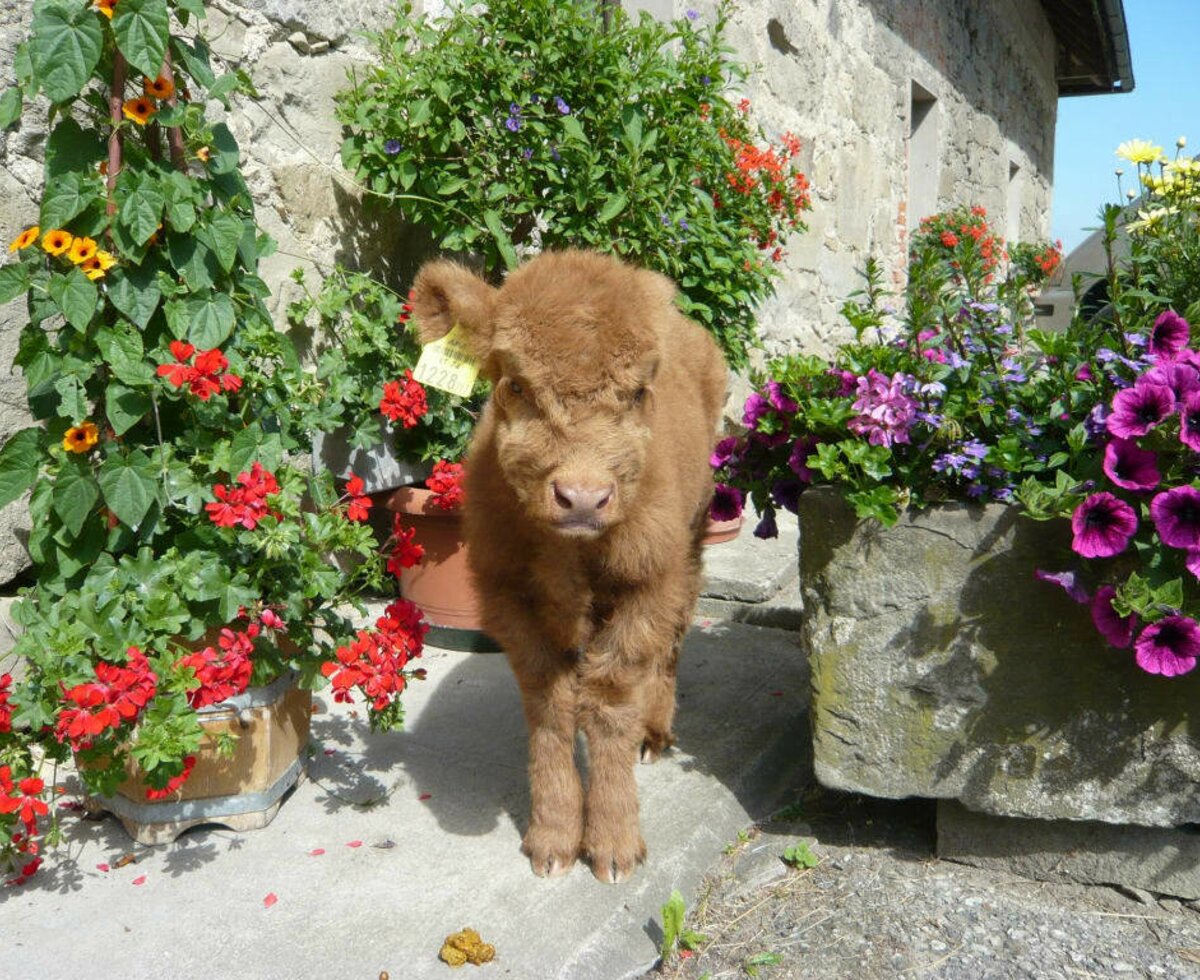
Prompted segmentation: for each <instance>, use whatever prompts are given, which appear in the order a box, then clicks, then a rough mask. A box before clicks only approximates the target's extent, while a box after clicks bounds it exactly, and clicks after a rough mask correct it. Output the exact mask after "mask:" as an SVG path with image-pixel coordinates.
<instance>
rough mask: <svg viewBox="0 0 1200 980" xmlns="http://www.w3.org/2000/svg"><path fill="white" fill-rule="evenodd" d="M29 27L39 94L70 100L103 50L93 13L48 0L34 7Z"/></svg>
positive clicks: (98, 23)
mask: <svg viewBox="0 0 1200 980" xmlns="http://www.w3.org/2000/svg"><path fill="white" fill-rule="evenodd" d="M134 2H135V3H136V2H137V0H134ZM159 2H160V3H162V2H164V0H159ZM32 26H33V33H32V36H31V38H30V48H29V54H30V56H31V58H32V59H33V69H34V73H35V75H36V76H37V78H38V80H39V81H40V82H41V85H42V91H43V92H45V93H46V98H48V99H49V100H50V101H51V102H66V101H67V100H68V99H73V98H74V97H75V96H77V95H78V94H79V93H80V91H81V90H82V89H83V86H84V85H85V84H87V81H88V79H89V78H91V77H92V71H93V69H95V67H96V65H97V64H98V63H99V61H100V52H101V51H102V50H103V48H104V31H103V29H102V28H101V26H100V21H99V20H98V18H97V17H96V14H95V11H94V10H92V8H91V6H85V5H82V4H77V3H75V4H72V3H66V2H65V0H51V2H50V3H44V4H41V5H40V6H35V7H34V10H33V25H32ZM154 74H155V75H157V74H158V71H157V70H155V72H154Z"/></svg>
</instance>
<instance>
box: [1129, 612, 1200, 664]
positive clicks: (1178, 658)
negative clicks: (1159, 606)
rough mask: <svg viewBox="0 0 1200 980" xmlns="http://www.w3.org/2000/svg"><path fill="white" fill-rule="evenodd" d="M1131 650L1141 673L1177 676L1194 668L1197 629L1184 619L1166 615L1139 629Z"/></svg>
mask: <svg viewBox="0 0 1200 980" xmlns="http://www.w3.org/2000/svg"><path fill="white" fill-rule="evenodd" d="M1133 648H1134V652H1135V656H1136V658H1137V665H1138V666H1139V667H1141V668H1142V670H1144V671H1146V672H1147V673H1150V674H1161V675H1162V676H1163V677H1178V676H1179V675H1180V674H1186V673H1187V672H1188V671H1189V670H1191V669H1192V668H1193V667H1195V666H1196V658H1197V657H1200V626H1197V625H1196V621H1195V620H1194V619H1191V618H1189V617H1187V616H1168V617H1166V619H1160V620H1159V621H1158V622H1157V623H1151V624H1150V625H1149V626H1147V627H1146V628H1145V629H1144V630H1142V635H1141V636H1139V637H1138V638H1137V642H1136V643H1135V644H1134V645H1133Z"/></svg>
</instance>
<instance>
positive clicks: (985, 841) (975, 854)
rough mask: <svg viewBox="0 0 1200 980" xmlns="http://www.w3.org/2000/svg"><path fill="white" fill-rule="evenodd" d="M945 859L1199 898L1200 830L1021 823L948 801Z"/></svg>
mask: <svg viewBox="0 0 1200 980" xmlns="http://www.w3.org/2000/svg"><path fill="white" fill-rule="evenodd" d="M937 852H938V857H940V858H943V859H945V860H947V861H958V862H960V863H962V864H970V865H973V866H975V867H977V868H986V869H988V870H992V871H1009V872H1012V873H1013V874H1019V875H1022V876H1023V877H1025V878H1034V879H1036V880H1038V881H1075V882H1079V883H1080V884H1084V885H1119V886H1121V887H1122V888H1128V889H1138V890H1145V891H1150V892H1155V893H1157V894H1160V895H1174V896H1176V897H1177V898H1182V899H1185V900H1189V901H1195V900H1197V899H1200V833H1198V832H1197V830H1196V828H1195V827H1133V826H1119V825H1116V824H1110V823H1099V822H1096V821H1090V820H1082V821H1080V820H1022V819H1021V818H1019V817H994V816H989V815H987V814H983V813H974V812H972V811H971V810H968V809H967V808H966V807H964V806H963V805H962V804H960V803H955V802H952V801H949V800H941V801H940V802H939V803H938V818H937Z"/></svg>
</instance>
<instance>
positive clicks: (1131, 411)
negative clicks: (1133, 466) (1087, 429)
mask: <svg viewBox="0 0 1200 980" xmlns="http://www.w3.org/2000/svg"><path fill="white" fill-rule="evenodd" d="M1112 407H1113V410H1112V414H1111V415H1110V416H1109V417H1108V422H1107V425H1108V431H1109V432H1111V433H1112V434H1113V435H1114V436H1116V437H1117V438H1118V439H1134V438H1136V437H1137V436H1144V435H1145V434H1146V433H1147V432H1149V431H1150V430H1151V429H1153V428H1154V427H1155V426H1156V425H1158V423H1159V422H1161V421H1162V420H1163V419H1165V418H1167V416H1169V415H1170V414H1171V413H1172V412H1173V411H1175V393H1174V392H1173V391H1171V389H1170V388H1168V387H1167V386H1166V385H1156V384H1137V385H1134V386H1133V387H1132V388H1125V389H1124V390H1122V391H1118V392H1117V393H1116V394H1115V395H1114V396H1113V401H1112Z"/></svg>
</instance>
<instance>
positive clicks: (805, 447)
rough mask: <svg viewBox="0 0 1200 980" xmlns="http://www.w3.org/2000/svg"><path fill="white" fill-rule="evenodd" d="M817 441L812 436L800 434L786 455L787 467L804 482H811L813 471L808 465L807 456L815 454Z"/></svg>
mask: <svg viewBox="0 0 1200 980" xmlns="http://www.w3.org/2000/svg"><path fill="white" fill-rule="evenodd" d="M817 446H818V442H817V440H816V439H815V438H813V437H812V436H801V437H800V438H799V439H797V440H796V442H795V444H794V445H793V446H792V452H791V455H790V456H788V469H790V470H791V471H792V472H793V473H795V474H796V476H798V477H799V478H800V479H801V480H802V481H804V482H805V483H812V480H813V471H812V470H811V469H809V467H808V458H809V457H810V456H813V455H815V454H816V451H817Z"/></svg>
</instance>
